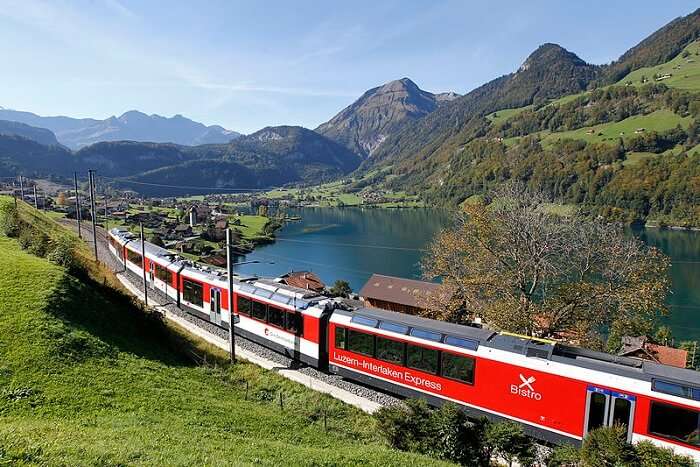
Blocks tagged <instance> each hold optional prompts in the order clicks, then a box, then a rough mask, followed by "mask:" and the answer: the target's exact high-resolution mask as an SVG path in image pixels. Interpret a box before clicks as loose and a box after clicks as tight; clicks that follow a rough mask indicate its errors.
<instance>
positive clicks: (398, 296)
mask: <svg viewBox="0 0 700 467" xmlns="http://www.w3.org/2000/svg"><path fill="white" fill-rule="evenodd" d="M439 289H440V284H434V283H432V282H424V281H417V280H413V279H404V278H401V277H393V276H384V275H381V274H372V277H370V278H369V280H368V281H367V283H366V284H365V285H364V286H363V287H362V289H361V290H360V300H362V301H363V302H365V304H366V305H368V306H372V307H375V308H382V309H384V310H389V311H397V312H399V313H408V314H417V313H418V312H420V311H421V310H423V309H424V306H422V304H421V303H422V298H424V297H428V296H430V295H431V294H433V293H435V292H437V291H438V290H439Z"/></svg>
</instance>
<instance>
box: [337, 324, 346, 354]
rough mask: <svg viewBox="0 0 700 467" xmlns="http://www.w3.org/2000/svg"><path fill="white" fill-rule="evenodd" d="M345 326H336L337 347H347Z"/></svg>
mask: <svg viewBox="0 0 700 467" xmlns="http://www.w3.org/2000/svg"><path fill="white" fill-rule="evenodd" d="M346 342H347V341H346V337H345V328H341V327H340V326H336V327H335V348H336V349H345V346H346Z"/></svg>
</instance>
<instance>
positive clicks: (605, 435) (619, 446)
mask: <svg viewBox="0 0 700 467" xmlns="http://www.w3.org/2000/svg"><path fill="white" fill-rule="evenodd" d="M581 460H582V461H583V465H585V466H591V467H597V466H600V465H611V466H612V465H630V464H632V463H633V462H634V460H635V452H634V446H632V445H631V444H630V443H628V442H627V428H626V427H624V426H612V427H603V428H598V429H596V430H593V431H591V432H590V433H588V435H586V438H585V439H584V440H583V445H582V446H581Z"/></svg>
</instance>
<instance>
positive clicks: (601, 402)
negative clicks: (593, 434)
mask: <svg viewBox="0 0 700 467" xmlns="http://www.w3.org/2000/svg"><path fill="white" fill-rule="evenodd" d="M635 401H636V400H635V397H634V396H631V395H629V394H622V393H619V392H615V391H611V390H609V389H603V388H598V387H595V386H588V389H587V391H586V417H585V421H584V427H583V434H584V435H585V434H586V433H588V432H589V431H591V430H595V429H596V428H600V427H602V426H613V425H622V426H624V427H626V429H627V440H628V441H631V440H632V428H633V427H632V425H633V421H634V406H635Z"/></svg>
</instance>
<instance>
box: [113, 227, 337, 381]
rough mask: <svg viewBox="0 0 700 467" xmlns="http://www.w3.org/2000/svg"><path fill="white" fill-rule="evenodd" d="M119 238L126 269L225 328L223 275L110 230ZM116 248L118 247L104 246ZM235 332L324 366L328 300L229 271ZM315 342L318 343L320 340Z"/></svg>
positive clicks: (225, 277)
mask: <svg viewBox="0 0 700 467" xmlns="http://www.w3.org/2000/svg"><path fill="white" fill-rule="evenodd" d="M112 242H115V243H119V244H123V245H124V246H123V256H124V258H125V259H124V261H123V263H124V265H125V267H126V269H128V270H130V271H132V272H133V273H135V274H137V275H138V276H139V277H141V275H142V274H143V271H142V269H141V268H142V267H145V268H146V278H147V282H148V285H149V287H151V288H154V289H157V290H159V291H161V292H162V293H164V294H166V295H167V296H169V297H170V298H172V299H173V300H174V301H175V303H176V305H177V306H178V307H179V308H180V309H182V310H183V311H185V312H187V313H189V314H191V315H193V316H196V317H198V318H200V319H202V320H204V321H208V322H210V323H212V324H214V325H216V326H219V327H221V328H222V329H225V330H228V328H229V323H230V314H229V310H228V287H229V285H228V275H227V273H226V271H224V270H222V269H219V268H212V267H207V266H200V265H198V264H197V263H194V262H191V261H187V260H183V259H181V258H180V257H178V256H177V255H175V254H173V253H171V252H170V251H168V250H166V249H164V248H160V247H158V246H155V245H153V244H151V243H148V242H144V247H145V250H146V254H145V258H143V254H142V251H141V242H140V239H139V238H138V237H136V236H134V235H133V234H131V233H129V232H127V231H123V230H120V229H113V230H112V231H111V232H110V244H111V243H112ZM110 251H112V253H113V254H115V255H116V254H118V253H119V251H118V249H110ZM233 294H234V318H238V319H239V320H240V321H239V322H238V324H237V325H236V327H235V333H236V335H240V336H242V337H244V338H246V339H248V340H251V341H253V342H256V343H258V344H261V345H263V346H265V347H268V348H270V349H272V350H274V351H276V352H279V353H282V354H284V355H287V356H289V357H290V358H293V359H295V360H298V361H302V362H304V363H307V364H309V365H313V366H314V367H316V368H325V366H326V364H327V361H328V357H327V356H326V353H325V350H326V346H325V342H326V329H327V322H328V318H329V316H330V312H331V309H330V308H328V306H329V304H330V301H329V300H328V299H327V298H326V297H324V296H321V295H319V294H317V293H313V292H310V291H308V290H304V289H299V288H296V287H291V286H288V285H284V284H281V283H278V282H275V281H273V280H268V279H259V278H257V277H244V276H238V275H236V276H234V280H233ZM321 343H324V344H323V345H322V344H321Z"/></svg>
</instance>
